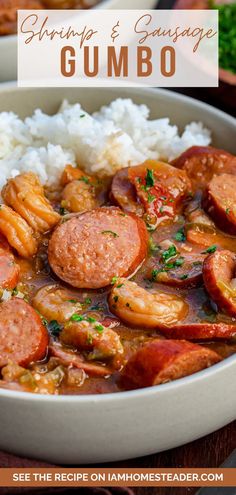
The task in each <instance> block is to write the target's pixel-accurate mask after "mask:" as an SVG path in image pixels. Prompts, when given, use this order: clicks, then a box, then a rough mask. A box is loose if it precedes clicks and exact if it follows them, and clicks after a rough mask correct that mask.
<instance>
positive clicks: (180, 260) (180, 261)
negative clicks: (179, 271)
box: [165, 256, 184, 270]
mask: <svg viewBox="0 0 236 495" xmlns="http://www.w3.org/2000/svg"><path fill="white" fill-rule="evenodd" d="M183 263H184V258H183V256H181V257H180V258H178V259H177V260H175V261H173V263H166V265H165V267H166V268H167V269H168V270H171V269H172V268H178V267H179V266H182V265H183Z"/></svg>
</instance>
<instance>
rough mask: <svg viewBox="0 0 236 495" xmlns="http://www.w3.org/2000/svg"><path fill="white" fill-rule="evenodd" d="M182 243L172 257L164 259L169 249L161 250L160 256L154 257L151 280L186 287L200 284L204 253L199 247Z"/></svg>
mask: <svg viewBox="0 0 236 495" xmlns="http://www.w3.org/2000/svg"><path fill="white" fill-rule="evenodd" d="M187 247H188V246H185V245H184V244H183V247H180V248H179V249H178V250H177V249H176V252H174V255H173V257H170V258H168V259H167V260H165V258H163V257H164V255H165V254H166V253H167V255H168V252H169V251H170V248H169V250H166V251H164V252H162V254H161V256H160V257H159V259H158V258H156V259H154V263H153V269H152V271H151V273H150V275H149V278H151V280H152V281H155V282H158V283H162V284H166V285H170V286H173V287H179V288H187V287H198V286H199V285H201V284H202V264H203V260H204V258H205V256H206V255H205V254H203V253H202V250H199V248H194V249H193V248H189V249H188V250H187Z"/></svg>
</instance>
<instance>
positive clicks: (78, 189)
mask: <svg viewBox="0 0 236 495" xmlns="http://www.w3.org/2000/svg"><path fill="white" fill-rule="evenodd" d="M61 206H62V207H63V208H66V209H67V210H68V211H71V212H73V213H80V212H82V211H87V210H92V209H93V208H96V206H98V203H97V200H96V197H95V190H94V186H92V185H91V184H90V183H89V182H84V181H83V180H72V181H71V182H69V183H68V184H67V185H66V186H65V187H64V189H63V191H62V202H61Z"/></svg>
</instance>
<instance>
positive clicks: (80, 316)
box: [70, 313, 96, 323]
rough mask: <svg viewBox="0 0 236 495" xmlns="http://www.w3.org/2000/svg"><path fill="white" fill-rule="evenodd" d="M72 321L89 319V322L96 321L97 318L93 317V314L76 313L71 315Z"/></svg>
mask: <svg viewBox="0 0 236 495" xmlns="http://www.w3.org/2000/svg"><path fill="white" fill-rule="evenodd" d="M70 321H88V322H89V323H95V322H96V318H93V317H92V316H83V315H78V314H77V313H75V314H73V315H72V316H71V317H70Z"/></svg>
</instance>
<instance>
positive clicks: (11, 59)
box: [0, 0, 158, 82]
mask: <svg viewBox="0 0 236 495" xmlns="http://www.w3.org/2000/svg"><path fill="white" fill-rule="evenodd" d="M157 3H158V0H101V3H99V4H98V5H97V7H96V8H99V9H152V8H154V7H155V6H156V5H157ZM16 79H17V36H16V35H10V36H0V82H4V81H14V80H16Z"/></svg>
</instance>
